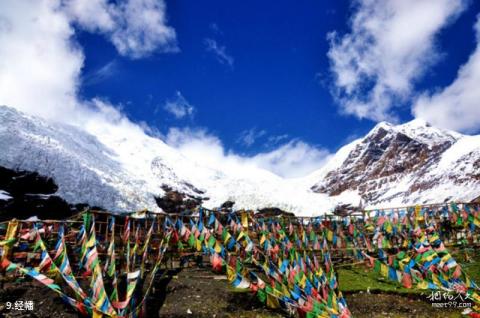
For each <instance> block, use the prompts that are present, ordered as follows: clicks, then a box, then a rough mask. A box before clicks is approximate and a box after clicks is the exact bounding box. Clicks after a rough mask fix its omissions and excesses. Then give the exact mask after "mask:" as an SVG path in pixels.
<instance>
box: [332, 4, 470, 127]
mask: <svg viewBox="0 0 480 318" xmlns="http://www.w3.org/2000/svg"><path fill="white" fill-rule="evenodd" d="M466 2H467V1H465V0H402V1H396V0H387V1H375V0H356V1H355V2H354V14H353V16H352V18H351V21H350V28H351V30H350V32H349V33H347V34H345V35H343V36H340V35H338V34H337V33H335V32H333V33H330V34H329V36H328V39H329V40H330V49H329V51H328V58H329V59H330V64H331V71H332V73H333V75H334V78H335V80H334V88H333V89H332V92H333V94H334V96H335V98H336V99H337V100H338V102H339V104H340V107H341V111H342V112H343V113H345V114H351V115H355V116H357V117H359V118H369V119H372V120H376V121H380V120H395V116H394V115H393V112H392V108H393V107H395V105H396V104H398V103H400V104H401V102H405V101H408V100H409V99H410V98H411V97H412V90H413V85H414V83H415V81H416V80H418V79H419V78H420V77H421V76H422V75H423V74H424V73H425V70H426V69H427V68H428V67H430V66H431V65H432V64H434V63H435V62H436V61H437V60H438V59H439V56H440V54H439V52H438V50H437V47H436V45H435V36H436V35H437V34H438V33H439V31H440V30H441V29H442V28H443V27H445V26H446V25H447V24H448V23H450V22H451V21H453V20H454V19H455V18H456V17H457V16H458V15H459V14H460V13H461V12H462V11H463V10H464V9H465V7H466Z"/></svg>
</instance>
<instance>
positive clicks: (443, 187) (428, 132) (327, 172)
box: [307, 119, 480, 207]
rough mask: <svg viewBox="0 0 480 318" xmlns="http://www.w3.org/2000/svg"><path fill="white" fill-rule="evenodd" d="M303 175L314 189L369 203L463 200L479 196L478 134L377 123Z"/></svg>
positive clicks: (417, 124) (423, 125)
mask: <svg viewBox="0 0 480 318" xmlns="http://www.w3.org/2000/svg"><path fill="white" fill-rule="evenodd" d="M307 178H308V181H307V183H308V182H310V184H312V185H313V186H312V190H313V191H315V192H318V193H325V194H329V195H331V196H336V195H344V196H345V195H347V194H350V195H358V196H361V197H362V199H363V200H364V202H365V204H366V205H368V206H370V207H392V206H404V205H408V204H417V203H439V202H443V201H447V200H458V201H467V202H468V201H471V200H473V199H475V198H477V197H478V196H479V195H480V136H466V135H462V134H459V133H456V132H452V131H447V130H441V129H437V128H435V127H431V126H430V125H429V124H427V123H426V122H425V121H422V120H419V119H416V120H413V121H411V122H408V123H406V124H403V125H398V126H394V125H391V124H388V123H385V122H382V123H379V124H378V125H376V126H375V127H374V128H373V129H372V130H371V131H370V132H369V133H368V134H367V135H366V136H365V137H363V138H361V139H358V140H355V141H353V142H352V143H350V144H348V145H347V146H345V147H343V148H342V149H340V150H339V152H338V153H337V155H336V156H335V158H333V159H332V161H331V166H328V165H327V166H325V167H323V168H322V169H320V170H319V171H317V172H315V173H313V174H312V175H310V176H308V177H307ZM315 180H316V182H315ZM311 182H315V183H311Z"/></svg>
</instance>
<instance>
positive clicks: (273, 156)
mask: <svg viewBox="0 0 480 318" xmlns="http://www.w3.org/2000/svg"><path fill="white" fill-rule="evenodd" d="M166 142H167V143H168V144H169V145H171V146H173V147H175V148H177V149H179V150H180V151H181V152H182V153H183V154H185V155H186V156H188V157H190V158H195V159H196V160H199V161H200V162H202V163H203V164H205V165H208V166H211V167H225V168H226V169H228V170H229V171H235V170H239V171H241V170H242V169H244V168H248V167H254V168H262V169H266V170H268V171H271V172H273V173H275V174H277V175H279V176H281V177H285V178H294V177H301V176H305V175H307V174H308V173H310V172H313V171H315V170H317V169H319V168H321V167H322V166H323V165H324V164H325V163H326V162H327V161H328V160H329V159H330V158H331V156H332V154H331V153H330V152H329V151H328V150H326V149H321V148H318V147H315V146H312V145H310V144H308V143H306V142H304V141H301V140H290V141H289V142H286V143H284V144H282V145H281V146H280V147H278V148H276V149H274V150H272V151H268V152H261V153H258V154H256V155H253V156H241V155H238V154H236V153H234V152H232V151H226V150H225V147H224V145H223V144H222V142H221V140H220V139H219V138H218V137H217V136H215V135H212V134H209V133H208V131H207V130H205V129H191V128H184V129H180V128H171V129H170V130H169V132H168V134H167V136H166ZM207 154H208V155H207Z"/></svg>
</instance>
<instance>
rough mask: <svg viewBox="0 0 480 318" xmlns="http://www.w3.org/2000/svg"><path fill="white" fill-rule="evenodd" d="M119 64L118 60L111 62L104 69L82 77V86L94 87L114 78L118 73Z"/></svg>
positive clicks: (101, 68)
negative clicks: (93, 85)
mask: <svg viewBox="0 0 480 318" xmlns="http://www.w3.org/2000/svg"><path fill="white" fill-rule="evenodd" d="M118 68H119V67H118V62H117V60H111V61H110V62H108V63H106V64H105V65H103V66H102V67H100V68H98V69H97V70H95V71H93V72H91V73H88V74H85V75H84V76H83V77H82V84H83V85H92V84H96V83H99V82H103V81H105V80H106V79H108V78H110V77H112V76H113V75H115V74H116V73H117V72H118Z"/></svg>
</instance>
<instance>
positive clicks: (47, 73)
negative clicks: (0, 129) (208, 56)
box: [0, 0, 175, 124]
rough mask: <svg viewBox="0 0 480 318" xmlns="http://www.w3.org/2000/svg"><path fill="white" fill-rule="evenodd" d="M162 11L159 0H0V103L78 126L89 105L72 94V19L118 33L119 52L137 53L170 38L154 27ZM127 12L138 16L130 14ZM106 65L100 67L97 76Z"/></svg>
mask: <svg viewBox="0 0 480 318" xmlns="http://www.w3.org/2000/svg"><path fill="white" fill-rule="evenodd" d="M127 8H129V11H128V10H127ZM130 9H131V10H130ZM142 9H143V10H145V12H143V11H142ZM122 10H123V11H122ZM125 10H127V11H128V12H127V11H125ZM164 11H165V6H164V4H163V2H162V1H159V2H157V4H155V5H153V4H152V3H150V2H149V1H132V0H130V1H119V2H117V4H115V5H113V4H107V3H106V2H104V1H98V0H96V1H86V0H84V1H80V0H75V1H73V0H72V1H55V0H30V1H2V2H0V43H1V45H0V104H4V105H9V106H12V107H15V108H18V109H20V110H22V111H25V112H27V113H30V114H34V115H39V116H42V117H45V118H49V119H55V120H59V121H64V122H68V123H72V124H75V123H77V124H78V121H80V120H81V118H82V117H83V118H86V117H88V116H86V114H90V113H91V112H92V111H94V110H92V109H95V107H94V103H91V102H89V101H84V100H81V99H80V98H79V97H78V90H79V87H80V85H81V84H82V78H81V70H82V67H83V63H84V55H83V51H82V48H81V47H80V46H79V44H78V43H77V42H76V41H75V29H74V25H75V23H76V22H78V24H80V25H81V26H82V27H84V28H87V26H89V27H88V29H89V30H90V31H92V32H97V31H100V32H106V30H111V33H109V34H110V35H112V37H113V35H114V34H117V35H116V37H117V38H121V36H120V35H119V34H120V33H122V32H123V33H124V35H125V37H124V40H125V41H126V42H128V43H130V44H128V45H127V47H129V48H128V49H125V50H122V49H121V48H120V47H118V48H119V52H120V53H121V54H130V53H131V54H132V56H133V57H137V56H141V55H143V54H147V53H151V52H153V50H156V49H160V48H161V47H162V46H163V45H166V44H168V45H170V44H171V42H170V40H174V39H175V37H174V34H175V33H174V31H173V30H172V32H173V33H172V32H167V31H165V32H164V33H162V32H161V31H160V30H161V29H162V26H161V25H160V24H162V23H164V22H165V20H164V14H165V12H164ZM112 12H114V13H115V14H113V13H112ZM74 13H75V14H74ZM133 13H137V16H138V17H137V18H134V17H131V15H132V14H133ZM119 21H123V22H121V24H119V23H120V22H119ZM112 28H113V29H112ZM116 28H118V29H119V30H120V31H118V30H117V29H116ZM152 28H153V29H154V30H151V29H152ZM164 28H167V29H168V27H166V26H164ZM118 32H120V33H118ZM144 33H148V34H144ZM132 37H138V39H136V40H135V39H133V38H132ZM167 39H170V40H168V41H167ZM119 41H120V40H119ZM112 66H114V65H107V69H103V70H101V71H100V72H101V73H102V74H101V76H104V75H106V73H108V72H111V71H112Z"/></svg>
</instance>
